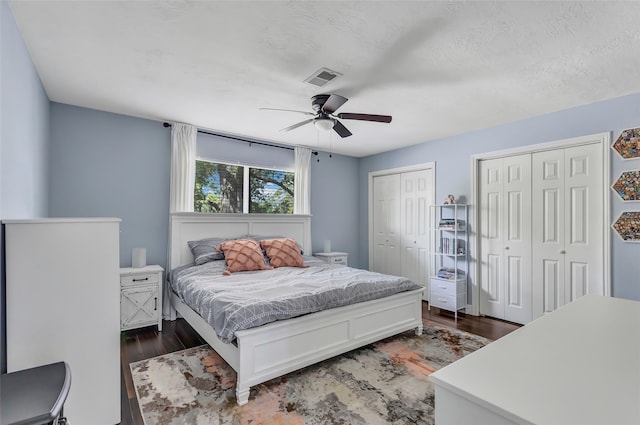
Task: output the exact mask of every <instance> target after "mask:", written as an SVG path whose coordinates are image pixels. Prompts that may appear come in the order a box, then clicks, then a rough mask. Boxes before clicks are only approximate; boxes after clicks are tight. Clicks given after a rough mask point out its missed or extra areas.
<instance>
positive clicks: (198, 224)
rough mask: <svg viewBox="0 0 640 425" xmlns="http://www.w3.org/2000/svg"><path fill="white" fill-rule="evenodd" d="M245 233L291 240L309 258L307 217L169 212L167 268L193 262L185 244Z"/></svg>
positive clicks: (309, 243) (309, 228) (309, 227)
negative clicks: (295, 242)
mask: <svg viewBox="0 0 640 425" xmlns="http://www.w3.org/2000/svg"><path fill="white" fill-rule="evenodd" d="M247 234H251V235H264V236H284V237H288V238H292V239H295V240H296V241H297V242H298V243H299V244H300V245H302V249H303V250H304V253H305V254H307V255H311V216H310V215H298V214H296V215H292V214H208V213H172V214H170V218H169V250H170V251H169V264H168V265H167V269H168V270H169V271H170V270H172V269H173V268H176V267H178V266H181V265H184V264H190V263H192V262H193V255H192V254H191V250H190V249H189V246H188V245H187V242H188V241H196V240H198V239H202V238H211V237H221V238H232V237H236V236H241V235H247Z"/></svg>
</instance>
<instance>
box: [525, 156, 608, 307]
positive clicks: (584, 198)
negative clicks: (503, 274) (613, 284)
mask: <svg viewBox="0 0 640 425" xmlns="http://www.w3.org/2000/svg"><path fill="white" fill-rule="evenodd" d="M600 151H601V147H600V145H599V144H591V145H585V146H578V147H572V148H566V149H561V150H554V151H547V152H540V153H534V154H533V184H534V191H533V204H534V205H535V208H536V211H535V213H534V215H533V231H534V232H533V233H534V240H533V279H534V282H536V285H535V287H534V293H533V308H534V318H537V317H540V316H542V315H543V314H545V313H550V312H552V311H554V310H555V309H557V308H558V307H561V306H563V305H564V304H567V303H569V302H571V301H573V300H575V299H576V298H579V297H581V296H582V295H585V294H588V293H593V294H604V287H603V282H604V279H603V273H604V270H603V268H604V267H603V258H604V256H603V254H604V252H603V250H604V245H603V234H602V226H603V225H604V223H603V221H604V218H603V214H602V208H600V205H599V203H600V202H601V199H602V195H603V194H602V193H601V192H602V190H601V186H602V185H601V181H600V179H601V178H602V173H603V170H602V161H601V160H600Z"/></svg>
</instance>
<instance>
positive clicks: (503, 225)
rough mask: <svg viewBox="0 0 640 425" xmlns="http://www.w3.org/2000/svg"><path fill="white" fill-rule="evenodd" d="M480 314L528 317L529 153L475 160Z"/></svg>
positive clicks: (518, 319)
mask: <svg viewBox="0 0 640 425" xmlns="http://www.w3.org/2000/svg"><path fill="white" fill-rule="evenodd" d="M480 180H481V183H480V216H481V220H480V229H479V231H480V237H481V247H480V250H481V253H480V256H481V261H482V265H483V266H482V268H481V270H482V273H481V277H480V279H481V282H480V285H481V293H480V312H481V313H482V314H486V315H489V316H493V317H498V318H501V319H506V320H510V321H513V322H517V323H527V322H528V321H530V320H531V316H532V310H531V309H532V306H531V155H530V154H524V155H517V156H511V157H506V158H497V159H492V160H486V161H481V163H480Z"/></svg>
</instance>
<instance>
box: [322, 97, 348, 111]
mask: <svg viewBox="0 0 640 425" xmlns="http://www.w3.org/2000/svg"><path fill="white" fill-rule="evenodd" d="M347 100H349V99H347V98H346V97H342V96H340V95H339V94H332V95H330V96H329V99H327V101H326V102H324V105H322V111H323V112H326V113H327V114H333V113H334V112H335V111H337V110H338V108H339V107H341V106H342V105H344V104H345V102H346V101H347Z"/></svg>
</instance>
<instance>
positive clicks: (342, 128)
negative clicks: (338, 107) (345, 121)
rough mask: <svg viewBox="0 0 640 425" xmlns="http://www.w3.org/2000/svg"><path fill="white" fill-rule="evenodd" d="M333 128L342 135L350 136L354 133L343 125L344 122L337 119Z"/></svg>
mask: <svg viewBox="0 0 640 425" xmlns="http://www.w3.org/2000/svg"><path fill="white" fill-rule="evenodd" d="M333 129H334V130H335V131H336V133H338V134H339V135H340V137H349V136H351V134H352V133H351V132H350V131H349V130H347V127H345V126H344V125H342V123H341V122H340V121H338V120H336V123H335V125H334V126H333Z"/></svg>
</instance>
